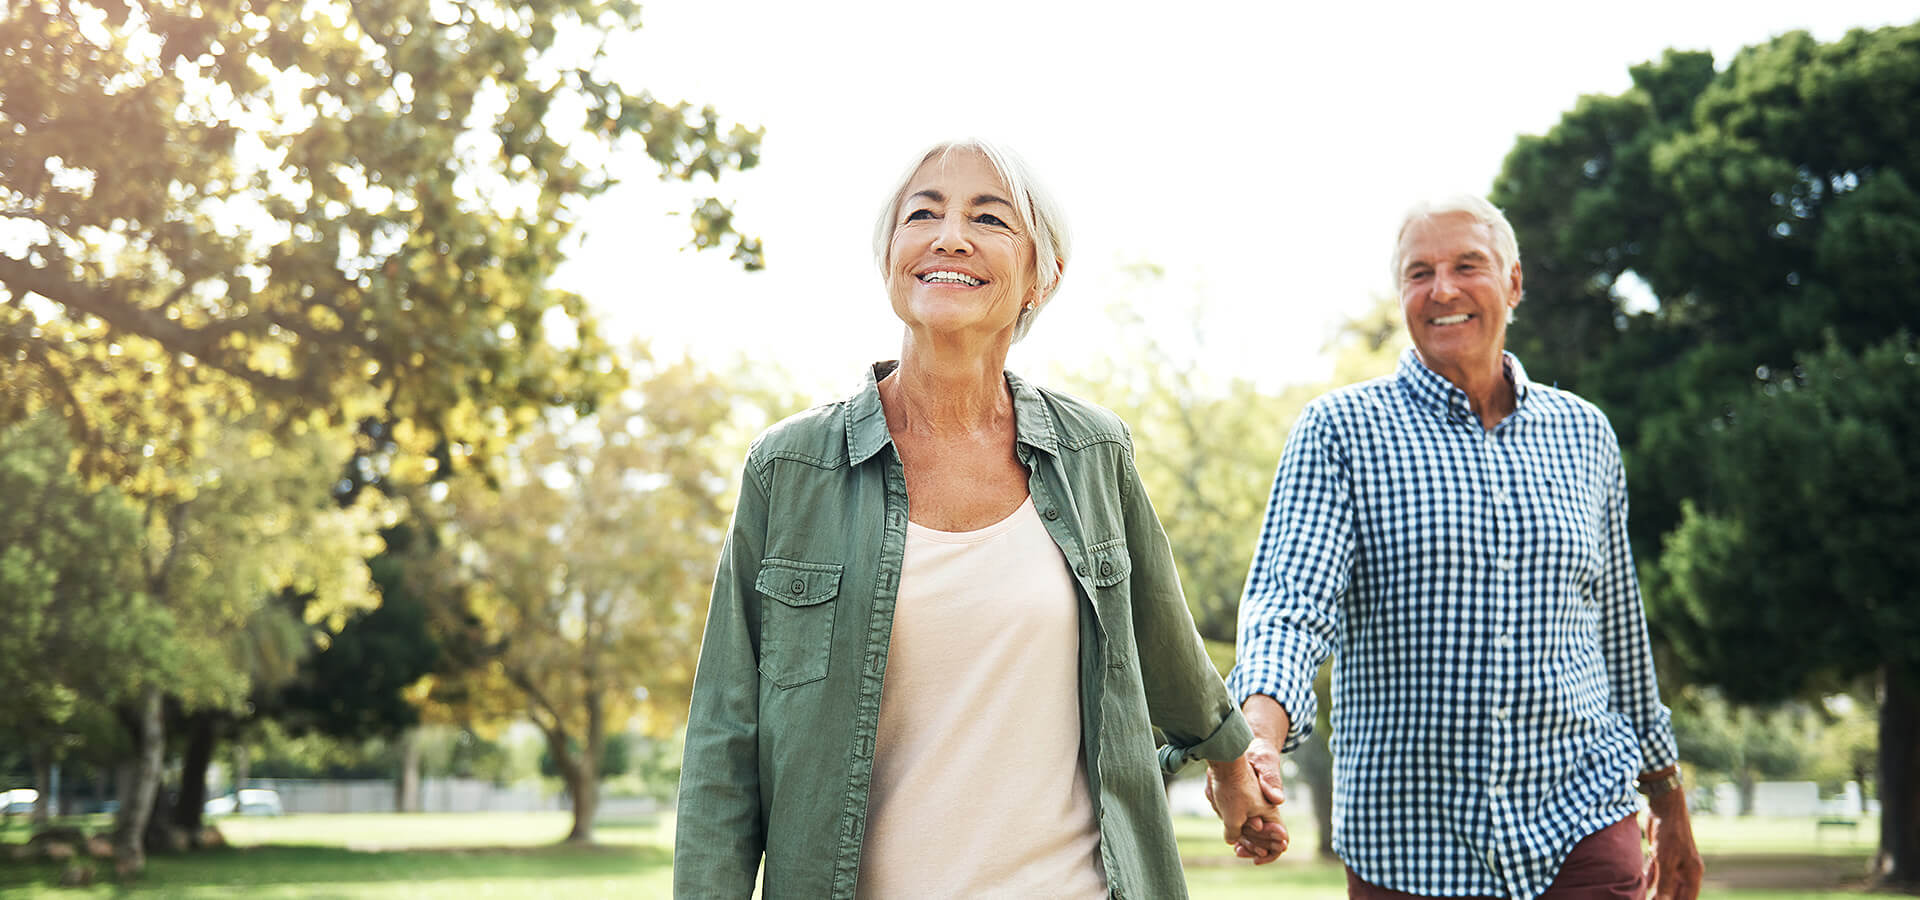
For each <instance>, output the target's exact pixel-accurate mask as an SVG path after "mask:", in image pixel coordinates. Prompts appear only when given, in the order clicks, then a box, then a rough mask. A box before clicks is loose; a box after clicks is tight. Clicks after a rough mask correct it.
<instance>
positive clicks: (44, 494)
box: [0, 415, 170, 766]
mask: <svg viewBox="0 0 1920 900" xmlns="http://www.w3.org/2000/svg"><path fill="white" fill-rule="evenodd" d="M72 449H73V445H72V442H71V441H70V440H69V439H68V437H67V434H66V432H65V429H64V427H63V426H62V423H60V422H59V421H58V420H57V419H55V418H53V417H51V416H46V415H43V416H37V417H35V418H33V419H31V420H28V421H25V422H21V423H18V424H16V425H14V426H12V427H8V428H5V429H0V497H6V498H8V499H7V501H6V502H4V503H0V623H4V625H0V684H5V685H6V686H7V687H6V690H5V691H4V692H0V744H5V745H7V746H8V747H9V749H11V750H15V751H18V752H20V753H22V754H26V755H28V756H31V757H32V758H33V760H34V762H35V764H36V766H43V765H51V764H53V763H58V762H62V761H69V762H70V761H73V760H75V759H77V758H79V757H80V756H82V755H85V751H86V750H87V748H86V746H85V745H86V744H87V743H88V742H89V741H97V740H98V737H99V735H100V734H101V733H102V732H103V731H105V732H108V733H111V731H112V730H117V728H116V729H109V728H105V727H103V726H104V725H105V722H104V721H103V720H104V719H106V718H107V716H108V711H109V710H111V709H112V707H113V706H114V705H116V704H119V703H122V702H125V701H127V700H129V699H131V697H132V695H133V694H134V692H135V691H136V690H137V688H138V687H139V685H140V684H141V682H142V678H143V676H144V675H145V674H146V673H150V672H152V671H154V668H155V666H156V665H157V663H158V660H157V658H156V653H157V651H158V650H159V648H158V647H157V646H156V645H155V644H154V643H152V641H151V640H150V637H151V636H152V635H154V634H158V633H162V632H164V631H166V630H168V628H169V627H170V623H169V617H168V615H167V613H166V611H165V610H164V609H162V608H160V607H158V606H157V605H155V604H154V603H152V602H151V600H150V598H149V597H148V596H147V594H146V593H145V591H144V589H143V587H144V586H143V584H142V582H141V579H140V573H139V570H138V567H137V566H136V565H135V563H134V560H135V558H136V556H137V554H138V545H139V540H140V536H141V524H140V514H139V510H138V508H137V507H136V506H135V505H134V504H132V503H130V502H128V501H127V500H126V499H125V498H124V497H122V496H121V495H120V494H119V493H118V492H115V491H112V490H105V491H98V490H93V489H91V488H89V487H88V486H87V485H86V484H84V483H83V482H82V481H81V480H80V478H79V477H78V476H76V475H74V474H73V473H71V472H70V471H69V470H68V465H67V460H68V457H69V455H70V454H71V452H72ZM103 660H112V661H113V663H112V664H111V665H102V661H103ZM95 749H97V748H95Z"/></svg>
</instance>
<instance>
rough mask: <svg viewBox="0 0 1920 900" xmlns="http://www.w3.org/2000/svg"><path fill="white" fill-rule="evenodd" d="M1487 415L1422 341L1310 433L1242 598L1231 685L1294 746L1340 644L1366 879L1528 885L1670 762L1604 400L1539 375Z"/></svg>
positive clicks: (1349, 805) (1339, 726) (1502, 888)
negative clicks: (1319, 675)
mask: <svg viewBox="0 0 1920 900" xmlns="http://www.w3.org/2000/svg"><path fill="white" fill-rule="evenodd" d="M1506 362H1507V366H1508V371H1509V373H1510V374H1511V376H1512V378H1513V383H1514V387H1515V389H1516V393H1517V395H1518V404H1517V408H1516V409H1515V411H1514V413H1513V415H1511V416H1509V417H1508V418H1507V419H1506V421H1504V422H1502V423H1500V425H1499V426H1498V427H1496V428H1494V429H1493V430H1492V431H1491V432H1488V431H1486V430H1484V429H1483V428H1482V427H1481V425H1480V423H1479V421H1478V419H1477V418H1476V417H1475V416H1474V415H1473V414H1472V412H1471V410H1470V409H1469V408H1468V404H1467V397H1466V394H1465V392H1463V391H1461V390H1460V389H1458V388H1456V387H1454V386H1453V385H1452V384H1451V383H1449V382H1448V381H1447V380H1446V379H1444V378H1441V377H1440V376H1439V375H1436V374H1435V373H1433V372H1432V371H1431V370H1429V369H1427V368H1426V366H1424V365H1423V364H1422V363H1421V362H1420V359H1419V357H1418V356H1417V355H1416V354H1415V353H1414V352H1413V351H1411V350H1409V351H1407V353H1406V355H1405V356H1403V357H1402V358H1401V360H1400V367H1399V370H1398V371H1397V372H1396V373H1395V374H1394V375H1391V376H1388V377H1384V378H1378V379H1374V380H1372V381H1368V382H1365V383H1363V384H1358V385H1354V386H1352V387H1350V388H1346V389H1343V390H1339V391H1335V392H1333V393H1330V394H1328V395H1326V396H1324V397H1321V398H1319V399H1317V400H1315V401H1314V402H1313V403H1312V404H1310V405H1309V406H1308V407H1307V409H1306V410H1305V412H1303V413H1302V414H1301V416H1300V419H1299V421H1298V422H1297V423H1295V425H1294V429H1293V433H1292V435H1291V436H1290V437H1289V438H1288V440H1287V446H1286V450H1285V452H1284V453H1283V454H1282V455H1281V458H1280V467H1279V471H1278V473H1277V474H1276V475H1275V477H1274V484H1273V494H1272V497H1271V499H1270V500H1269V501H1268V505H1267V515H1266V522H1265V525H1264V526H1263V527H1262V529H1261V533H1260V543H1259V546H1258V548H1257V549H1256V550H1255V553H1254V560H1253V567H1252V571H1251V572H1250V573H1249V574H1248V576H1247V586H1246V593H1245V595H1244V596H1243V597H1242V599H1241V603H1240V635H1239V648H1238V659H1239V664H1238V665H1236V666H1235V667H1234V671H1233V674H1232V676H1231V677H1230V678H1229V679H1228V687H1229V689H1230V690H1231V691H1232V692H1233V694H1234V697H1235V699H1236V700H1239V701H1244V700H1245V699H1246V698H1247V697H1248V696H1251V695H1253V694H1267V695H1270V696H1272V697H1273V698H1275V699H1276V700H1278V701H1279V702H1280V704H1281V705H1282V706H1284V707H1285V708H1286V710H1287V714H1288V715H1289V716H1290V717H1291V718H1292V721H1293V726H1292V729H1293V730H1292V732H1291V733H1290V734H1289V735H1288V736H1287V739H1286V746H1285V747H1284V748H1282V749H1284V750H1292V749H1294V748H1295V747H1297V746H1298V745H1299V743H1300V741H1301V740H1302V739H1303V738H1305V737H1306V736H1307V734H1308V733H1309V732H1311V731H1312V729H1313V720H1314V712H1315V700H1314V696H1313V675H1314V671H1315V670H1316V669H1317V668H1318V667H1319V665H1320V663H1321V661H1323V660H1325V659H1326V657H1327V655H1328V654H1329V653H1333V654H1334V676H1333V732H1334V737H1333V753H1334V761H1335V762H1334V800H1333V829H1334V837H1333V840H1334V848H1335V850H1336V851H1337V852H1339V854H1340V856H1341V858H1342V859H1344V860H1345V861H1346V863H1347V865H1349V866H1351V867H1352V868H1353V870H1354V871H1355V872H1356V873H1357V874H1358V875H1359V876H1360V877H1361V878H1363V879H1365V880H1367V881H1369V882H1371V883H1373V884H1376V885H1380V886H1382V887H1388V888H1393V889H1395V890H1401V891H1407V892H1410V893H1415V894H1425V895H1431V896H1461V895H1480V896H1507V897H1513V898H1516V900H1532V898H1534V897H1536V896H1538V895H1539V894H1540V893H1541V892H1542V891H1544V890H1545V889H1546V888H1547V886H1548V885H1549V884H1551V883H1552V881H1553V877H1554V875H1555V873H1557V872H1558V871H1559V868H1560V862H1561V860H1563V859H1564V858H1565V857H1566V855H1567V852H1568V851H1569V850H1571V849H1572V847H1573V845H1574V844H1575V843H1577V842H1578V841H1579V840H1580V838H1582V837H1585V836H1586V835H1588V834H1591V833H1593V832H1595V831H1598V830H1600V829H1601V828H1604V827H1606V826H1607V825H1610V824H1612V823H1614V822H1617V821H1619V820H1620V819H1622V818H1624V817H1625V816H1627V815H1628V814H1630V813H1632V812H1633V811H1634V809H1635V798H1634V793H1633V784H1634V780H1635V777H1636V775H1637V774H1638V773H1640V772H1642V771H1652V770H1656V769H1660V768H1663V767H1665V766H1668V765H1671V764H1672V763H1673V762H1674V760H1675V759H1676V753H1675V750H1674V742H1673V730H1672V726H1671V722H1670V717H1669V714H1668V712H1667V709H1666V707H1664V706H1662V705H1661V703H1660V698H1659V694H1658V690H1657V688H1656V686H1655V683H1654V674H1653V660H1652V657H1651V654H1650V651H1649V648H1648V643H1647V628H1646V619H1645V616H1644V615H1643V613H1642V611H1641V608H1640V589H1639V585H1638V584H1637V582H1636V581H1635V578H1634V571H1633V556H1632V553H1631V551H1630V550H1629V548H1628V546H1627V533H1626V519H1627V493H1626V479H1625V476H1624V474H1623V471H1622V469H1621V465H1620V449H1619V444H1618V442H1617V440H1616V439H1615V437H1614V434H1613V429H1612V428H1611V427H1610V426H1609V425H1608V424H1607V420H1606V417H1605V415H1603V414H1602V413H1601V412H1600V411H1599V410H1598V409H1596V408H1594V407H1593V406H1592V405H1591V404H1589V403H1587V402H1586V401H1583V400H1581V399H1580V398H1578V397H1575V396H1573V395H1572V394H1568V393H1566V392H1564V391H1560V390H1556V389H1554V388H1550V387H1546V386H1544V385H1537V384H1531V383H1529V382H1528V380H1527V377H1526V372H1525V370H1523V369H1522V368H1521V366H1520V362H1519V360H1517V359H1515V358H1514V357H1513V356H1512V355H1511V354H1509V355H1507V357H1506Z"/></svg>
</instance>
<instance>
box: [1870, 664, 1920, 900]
mask: <svg viewBox="0 0 1920 900" xmlns="http://www.w3.org/2000/svg"><path fill="white" fill-rule="evenodd" d="M1882 675H1883V678H1884V686H1885V694H1884V696H1883V697H1882V698H1881V702H1880V791H1879V793H1880V852H1879V853H1878V854H1877V855H1876V856H1875V857H1874V860H1873V879H1872V881H1873V887H1874V888H1875V889H1876V890H1898V891H1909V892H1910V891H1913V890H1915V889H1916V888H1920V684H1916V682H1917V681H1920V672H1915V671H1912V670H1907V669H1902V668H1898V667H1896V666H1891V665H1889V666H1887V667H1886V668H1885V669H1884V670H1883V672H1882Z"/></svg>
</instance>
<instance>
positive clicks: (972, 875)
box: [859, 497, 1107, 900]
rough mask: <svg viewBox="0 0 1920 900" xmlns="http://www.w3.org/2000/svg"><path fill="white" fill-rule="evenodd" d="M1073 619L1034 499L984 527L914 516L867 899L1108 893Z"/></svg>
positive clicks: (875, 797) (866, 852)
mask: <svg viewBox="0 0 1920 900" xmlns="http://www.w3.org/2000/svg"><path fill="white" fill-rule="evenodd" d="M1079 616H1080V608H1079V599H1078V596H1077V595H1076V594H1075V593H1074V589H1073V576H1072V574H1071V573H1070V572H1069V571H1068V570H1067V561H1066V558H1065V557H1063V556H1062V555H1061V553H1060V548H1059V547H1058V546H1056V545H1055V544H1054V542H1053V539H1052V538H1051V537H1049V536H1048V534H1047V529H1046V526H1045V525H1044V524H1043V523H1042V522H1041V521H1040V516H1039V515H1038V514H1037V513H1036V512H1035V510H1034V508H1033V499H1032V498H1031V497H1029V498H1028V499H1027V501H1026V502H1025V503H1022V504H1020V508H1019V509H1018V510H1015V511H1014V513H1013V514H1012V515H1010V516H1008V517H1007V518H1006V519H1004V520H1002V521H1000V522H997V523H995V524H993V525H989V526H987V527H986V528H982V529H980V530H978V531H967V532H948V531H935V530H933V529H931V528H926V527H923V526H920V525H917V524H914V523H913V522H911V521H910V522H908V523H907V546H906V558H905V559H904V560H903V562H902V563H901V576H900V593H899V599H898V601H897V605H896V607H895V609H894V614H893V635H892V641H891V646H890V649H889V650H888V651H887V674H886V683H885V687H884V689H883V691H882V693H881V695H880V734H879V740H878V742H877V744H876V746H875V749H874V760H873V782H872V787H871V791H870V794H869V797H868V800H867V830H866V841H865V845H864V847H863V848H862V850H861V855H860V881H859V897H860V898H862V900H870V898H871V900H892V898H906V897H911V898H923V897H925V898H932V897H954V898H959V897H969V898H971V897H1003V898H1008V897H1047V898H1055V897H1062V898H1065V897H1087V898H1095V897H1105V896H1106V895H1107V879H1106V872H1105V870H1104V869H1103V868H1102V866H1101V863H1100V828H1099V824H1098V823H1097V822H1096V821H1094V816H1093V803H1092V800H1091V798H1090V797H1089V796H1088V792H1087V770H1086V760H1085V759H1084V758H1083V757H1082V755H1081V750H1080V641H1079Z"/></svg>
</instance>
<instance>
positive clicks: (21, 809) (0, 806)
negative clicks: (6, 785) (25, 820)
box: [0, 788, 40, 816]
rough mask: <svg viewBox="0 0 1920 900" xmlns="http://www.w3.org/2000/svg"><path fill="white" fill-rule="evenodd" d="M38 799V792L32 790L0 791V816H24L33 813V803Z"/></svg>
mask: <svg viewBox="0 0 1920 900" xmlns="http://www.w3.org/2000/svg"><path fill="white" fill-rule="evenodd" d="M38 799H40V792H39V791H36V790H34V789H33V788H14V789H13V790H10V791H0V815H6V816H25V815H31V814H32V813H33V801H35V800H38Z"/></svg>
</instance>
